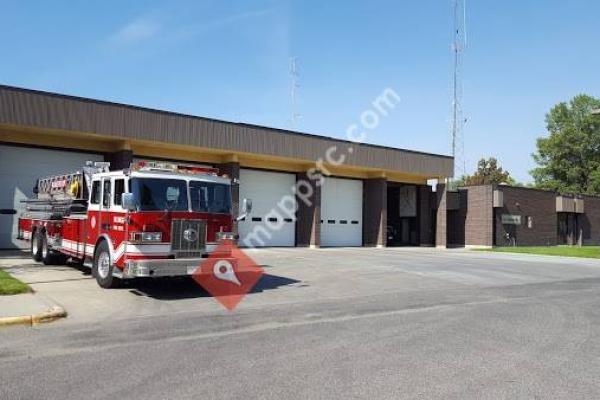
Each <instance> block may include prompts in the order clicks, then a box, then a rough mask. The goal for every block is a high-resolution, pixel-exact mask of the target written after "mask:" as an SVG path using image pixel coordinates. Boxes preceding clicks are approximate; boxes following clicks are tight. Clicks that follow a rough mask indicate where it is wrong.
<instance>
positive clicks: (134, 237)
mask: <svg viewBox="0 0 600 400" xmlns="http://www.w3.org/2000/svg"><path fill="white" fill-rule="evenodd" d="M130 239H131V241H132V242H135V243H144V242H160V241H162V232H131V238H130Z"/></svg>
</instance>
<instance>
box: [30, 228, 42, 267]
mask: <svg viewBox="0 0 600 400" xmlns="http://www.w3.org/2000/svg"><path fill="white" fill-rule="evenodd" d="M31 258H33V260H34V261H42V247H41V246H40V231H39V230H36V231H35V232H33V234H32V235H31Z"/></svg>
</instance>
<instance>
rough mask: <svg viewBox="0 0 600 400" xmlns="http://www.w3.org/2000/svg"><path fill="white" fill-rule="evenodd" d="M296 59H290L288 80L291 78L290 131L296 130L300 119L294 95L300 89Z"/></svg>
mask: <svg viewBox="0 0 600 400" xmlns="http://www.w3.org/2000/svg"><path fill="white" fill-rule="evenodd" d="M297 61H298V60H297V58H296V57H291V58H290V78H291V87H290V99H291V108H292V115H291V118H290V125H291V127H292V129H296V128H297V125H298V120H299V119H300V117H301V115H300V114H299V113H298V111H297V109H296V107H297V104H296V95H297V93H298V88H299V87H300V84H299V83H298V77H299V75H298V66H297Z"/></svg>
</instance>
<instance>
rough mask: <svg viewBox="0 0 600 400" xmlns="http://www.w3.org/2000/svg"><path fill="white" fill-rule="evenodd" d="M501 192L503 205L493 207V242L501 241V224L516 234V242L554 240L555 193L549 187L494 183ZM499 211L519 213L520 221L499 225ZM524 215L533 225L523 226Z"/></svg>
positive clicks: (539, 243)
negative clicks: (494, 210) (494, 209)
mask: <svg viewBox="0 0 600 400" xmlns="http://www.w3.org/2000/svg"><path fill="white" fill-rule="evenodd" d="M498 189H499V190H501V191H502V192H503V193H504V207H503V208H497V209H496V216H495V228H496V229H495V234H496V244H497V245H498V246H502V245H504V243H505V242H504V238H503V234H504V232H505V228H506V229H508V230H509V231H511V234H512V235H514V236H515V237H516V243H517V246H546V245H551V246H553V245H556V244H557V229H558V228H557V224H558V222H557V221H558V218H557V214H556V193H555V192H553V191H545V190H537V189H528V188H519V187H511V186H498ZM502 214H515V215H521V220H522V221H521V222H522V223H521V225H506V226H503V225H502V219H501V218H502ZM527 216H531V217H533V228H531V229H530V228H528V227H527Z"/></svg>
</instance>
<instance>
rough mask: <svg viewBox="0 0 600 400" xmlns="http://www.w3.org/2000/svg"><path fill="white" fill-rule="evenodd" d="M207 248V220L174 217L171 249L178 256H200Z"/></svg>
mask: <svg viewBox="0 0 600 400" xmlns="http://www.w3.org/2000/svg"><path fill="white" fill-rule="evenodd" d="M205 249H206V221H205V220H199V219H174V220H173V221H172V223H171V251H172V252H173V253H174V254H175V256H176V257H200V256H201V255H202V253H204V251H205Z"/></svg>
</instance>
